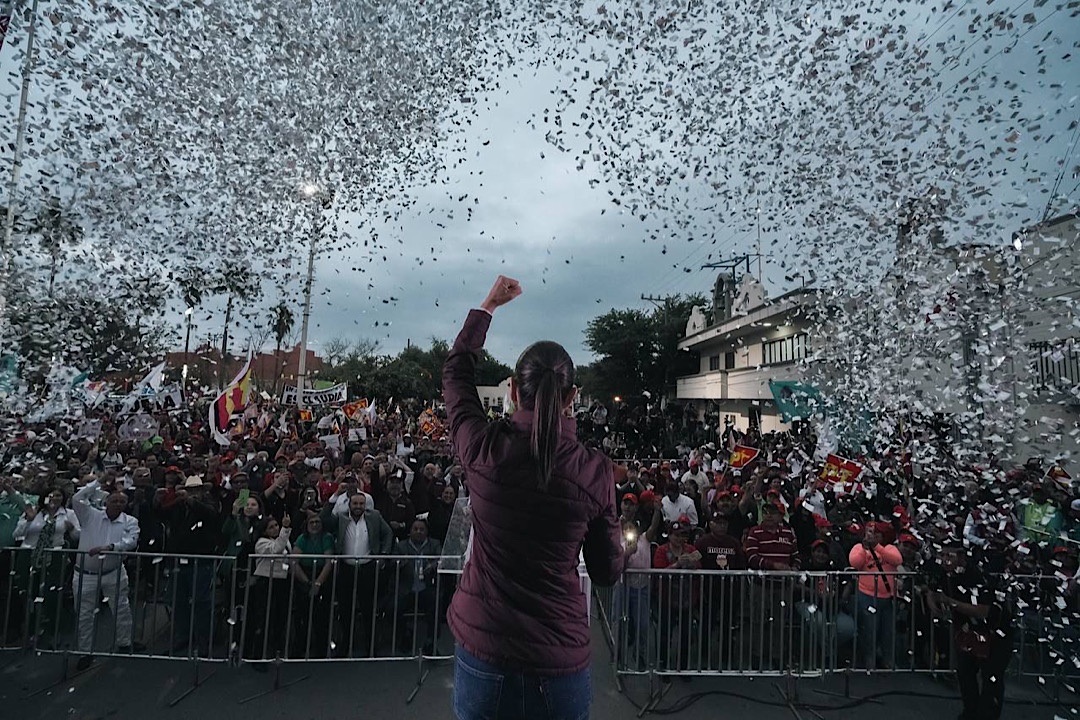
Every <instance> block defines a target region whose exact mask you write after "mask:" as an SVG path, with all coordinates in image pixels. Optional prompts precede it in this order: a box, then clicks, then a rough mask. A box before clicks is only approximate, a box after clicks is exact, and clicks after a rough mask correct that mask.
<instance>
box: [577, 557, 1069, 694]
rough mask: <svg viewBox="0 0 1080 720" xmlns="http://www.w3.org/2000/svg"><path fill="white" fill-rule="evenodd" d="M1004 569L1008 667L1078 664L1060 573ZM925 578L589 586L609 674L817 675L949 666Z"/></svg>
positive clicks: (700, 579) (745, 576)
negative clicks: (606, 651) (607, 652)
mask: <svg viewBox="0 0 1080 720" xmlns="http://www.w3.org/2000/svg"><path fill="white" fill-rule="evenodd" d="M860 580H861V581H862V582H861V585H862V587H861V588H860ZM1005 580H1006V581H1007V582H1006V584H1007V586H1008V589H1007V595H1008V596H1009V597H1010V600H1009V601H1008V602H1007V603H1006V606H1007V608H1008V609H1007V612H1010V613H1012V618H1013V620H1012V633H1011V638H1009V641H1010V642H1011V643H1012V645H1013V648H1012V649H1013V660H1012V663H1011V666H1010V671H1011V672H1012V673H1014V674H1016V675H1027V676H1038V677H1041V678H1055V679H1058V680H1067V679H1075V678H1076V677H1077V676H1080V655H1078V653H1077V649H1078V647H1080V630H1078V629H1076V628H1077V626H1078V624H1080V623H1078V622H1077V618H1078V617H1080V616H1078V615H1077V614H1076V612H1075V610H1076V599H1075V597H1068V593H1070V592H1071V586H1070V584H1069V583H1068V579H1067V578H1064V577H1063V576H1060V575H1058V576H1055V577H1052V578H1048V577H1046V576H1015V575H1010V576H1008V577H1007V578H1005ZM926 590H927V584H926V580H925V578H924V577H923V576H921V575H920V574H918V573H911V572H898V573H873V572H856V571H829V572H814V571H752V570H711V571H709V570H694V569H663V570H656V569H653V570H646V569H628V570H627V571H626V572H625V573H624V575H623V576H622V578H621V579H620V580H619V582H618V583H617V584H616V585H615V586H614V587H613V588H612V589H611V590H610V592H600V591H599V590H598V591H597V592H596V593H595V594H594V595H595V598H596V600H597V604H598V605H599V606H600V607H599V610H598V612H597V613H596V615H597V616H598V617H600V618H601V619H602V620H603V621H604V622H605V623H607V626H606V627H605V635H606V636H608V637H610V638H611V641H610V647H611V649H612V663H613V666H614V670H615V673H616V676H617V677H621V676H631V675H649V676H673V675H691V676H725V675H739V676H747V675H765V676H769V675H790V676H796V677H822V676H825V675H827V674H830V673H841V672H848V671H858V672H860V673H895V672H905V673H941V672H949V671H952V670H953V669H954V668H955V661H956V653H957V651H956V647H955V641H954V633H953V627H952V617H951V613H950V612H948V611H947V610H946V611H945V612H940V613H935V612H932V608H931V607H930V606H929V604H928V602H929V601H928V598H927V596H926V592H925V591H926ZM987 592H988V593H989V592H990V591H987ZM984 597H985V595H984ZM1013 598H1014V599H1013ZM620 682H621V680H620Z"/></svg>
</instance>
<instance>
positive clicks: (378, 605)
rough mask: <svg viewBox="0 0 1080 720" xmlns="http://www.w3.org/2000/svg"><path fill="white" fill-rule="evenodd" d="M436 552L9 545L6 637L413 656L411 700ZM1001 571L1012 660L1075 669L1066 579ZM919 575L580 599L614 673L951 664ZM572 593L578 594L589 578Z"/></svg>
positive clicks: (710, 576) (330, 657) (433, 610)
mask: <svg viewBox="0 0 1080 720" xmlns="http://www.w3.org/2000/svg"><path fill="white" fill-rule="evenodd" d="M443 559H445V558H443ZM439 561H440V556H432V555H375V556H363V557H347V556H338V555H329V554H327V555H321V554H319V555H316V554H272V555H259V554H253V555H247V556H243V557H239V558H238V557H230V556H211V555H173V554H166V553H146V552H129V553H117V552H101V553H96V554H93V555H91V554H90V553H88V552H80V551H75V550H66V549H53V550H41V551H38V550H36V549H34V548H10V549H4V550H0V568H3V569H6V572H4V573H3V574H0V621H2V623H3V625H2V626H0V627H2V631H3V634H2V637H0V640H2V643H0V646H2V647H3V648H7V649H15V648H22V649H31V650H34V651H37V652H41V653H61V654H65V655H68V654H70V655H80V656H85V655H98V656H121V657H128V658H130V657H143V658H153V659H160V660H188V661H192V662H193V663H194V664H195V672H196V675H195V686H196V687H197V686H198V684H199V683H200V680H199V675H198V666H199V663H225V662H234V663H245V664H251V665H253V666H262V667H266V666H267V665H268V664H271V665H272V666H273V667H274V668H275V685H274V686H275V688H277V687H279V686H280V684H279V676H278V673H280V669H281V667H282V666H288V665H290V664H295V663H311V662H316V663H317V662H331V661H358V662H377V661H382V662H386V661H401V662H405V661H413V662H416V663H417V683H416V688H415V689H414V690H413V693H412V695H411V696H410V699H411V698H412V697H414V696H415V694H416V692H417V691H418V690H419V688H420V687H421V686H422V684H423V682H424V679H425V678H426V676H427V672H426V669H425V663H426V662H430V661H433V660H447V659H450V658H452V656H453V639H452V637H451V636H450V633H449V632H448V630H447V628H446V625H445V614H446V609H447V607H448V606H449V602H450V600H451V598H452V596H453V593H454V591H455V589H456V580H457V575H458V573H459V572H460V570H458V571H456V572H455V571H440V570H439V565H440V562H439ZM449 565H454V564H453V563H450V564H449ZM457 566H458V567H460V563H458V564H457ZM860 580H861V581H862V582H861V583H860ZM1005 580H1006V581H1007V582H1006V583H1005V584H1006V585H1007V586H1008V595H1009V596H1010V597H1011V598H1012V600H1010V602H1009V603H1008V605H1009V612H1011V613H1013V616H1014V623H1013V626H1014V628H1013V629H1014V632H1013V637H1012V639H1011V642H1012V643H1013V645H1014V648H1013V649H1014V654H1013V661H1012V665H1011V671H1013V672H1015V673H1017V674H1020V675H1031V676H1038V677H1041V678H1055V679H1057V680H1071V679H1075V678H1077V676H1080V660H1078V659H1077V657H1078V653H1077V652H1076V651H1077V648H1078V646H1080V631H1078V630H1077V629H1076V628H1078V627H1080V622H1077V619H1078V617H1080V616H1078V614H1077V599H1076V593H1075V588H1074V586H1073V583H1072V582H1071V578H1070V577H1068V576H1066V575H1063V574H1061V573H1058V574H1056V575H1022V576H1016V575H1010V576H1008V577H1007V578H1005ZM860 584H861V585H862V588H861V589H860ZM925 586H926V581H925V579H924V578H923V577H922V576H921V575H919V574H918V573H910V572H902V573H888V574H886V573H866V572H854V571H840V572H815V571H767V572H763V571H748V570H715V571H705V570H690V569H670V568H669V569H664V570H651V569H650V570H646V569H628V570H627V571H626V572H625V573H624V575H623V576H622V578H621V579H620V581H619V582H618V583H617V584H616V585H615V586H614V587H612V588H600V587H596V588H592V590H591V594H592V596H593V598H594V599H595V600H596V602H595V604H594V606H593V610H594V611H593V617H594V618H596V619H598V620H599V621H600V622H601V629H602V630H603V633H604V637H605V640H606V641H607V643H608V646H609V648H610V650H611V656H612V663H613V666H614V670H615V673H616V676H617V677H618V678H620V682H621V678H622V677H623V676H631V675H649V676H672V675H699V676H724V675H741V676H746V675H791V676H798V677H820V676H824V675H827V674H830V673H836V672H845V671H849V670H856V671H859V672H863V673H882V672H914V673H934V672H943V671H949V670H951V669H953V667H954V664H955V660H956V655H957V653H956V648H955V643H954V638H953V628H952V620H951V617H950V615H949V613H944V614H935V613H932V612H931V610H930V608H929V607H928V605H927V600H926V597H925V594H924V592H923V589H924V588H925ZM583 590H584V591H585V592H586V593H587V594H588V593H590V589H589V585H588V583H584V584H583ZM65 671H66V670H65ZM188 692H190V690H189V691H188ZM181 697H183V696H181Z"/></svg>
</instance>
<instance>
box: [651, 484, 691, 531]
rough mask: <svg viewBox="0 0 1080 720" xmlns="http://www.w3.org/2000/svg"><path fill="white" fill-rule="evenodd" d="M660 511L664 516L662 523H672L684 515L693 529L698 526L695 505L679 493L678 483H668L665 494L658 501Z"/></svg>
mask: <svg viewBox="0 0 1080 720" xmlns="http://www.w3.org/2000/svg"><path fill="white" fill-rule="evenodd" d="M660 511H661V512H662V513H663V515H664V522H668V523H673V522H675V521H676V520H678V519H679V516H680V515H686V516H687V517H689V518H690V522H691V523H693V524H694V526H695V527H696V526H697V524H698V514H697V505H695V504H694V501H693V500H691V499H690V498H688V497H687V496H685V495H683V494H682V493H681V492H680V491H679V483H677V482H675V481H671V482H669V483H668V486H667V494H665V495H664V499H663V500H661V501H660Z"/></svg>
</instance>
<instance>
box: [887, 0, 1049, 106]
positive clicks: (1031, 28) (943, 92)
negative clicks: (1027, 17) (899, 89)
mask: <svg viewBox="0 0 1080 720" xmlns="http://www.w3.org/2000/svg"><path fill="white" fill-rule="evenodd" d="M1028 2H1030V0H1024V2H1022V3H1020V4H1019V5H1017V6H1016V7H1014V8H1012V9H1011V10H1009V11H1007V12H1005V13H1004V15H1005V16H1006V17H1007V16H1009V15H1012V14H1013V13H1014V12H1016V11H1017V10H1019V9H1020V8H1021V7H1023V6H1024V5H1026V4H1027V3H1028ZM1060 9H1061V8H1060V7H1058V8H1057V9H1056V10H1054V11H1053V12H1052V13H1050V14H1049V15H1047V16H1046V17H1045V18H1043V19H1042V20H1040V21H1039V22H1038V23H1036V24H1035V25H1033V26H1032V27H1030V28H1028V29H1027V30H1026V31H1025V32H1024V33H1023V34H1021V35H1018V36H1015V37H1013V40H1012V43H1011V45H1009V46H1007V47H1015V46H1016V43H1017V42H1019V41H1020V39H1021V38H1022V37H1024V35H1027V34H1028V33H1029V32H1031V31H1032V30H1034V29H1035V28H1036V27H1038V26H1039V25H1041V24H1042V23H1043V22H1045V21H1046V20H1047V18H1050V17H1052V16H1054V15H1055V14H1056V13H1057V12H1058V11H1059V10H1060ZM1016 32H1017V33H1019V30H1017V31H1016ZM982 37H983V34H982V33H980V34H979V36H978V37H977V38H975V40H973V41H972V42H971V43H969V44H968V45H967V46H965V47H964V49H963V50H961V51H960V53H959V54H958V55H957V56H956V58H955V63H956V64H955V65H952V66H950V67H949V68H948V69H949V70H955V69H957V68H959V67H960V64H959V61H960V58H962V57H963V56H964V54H965V53H966V52H967V51H968V50H970V49H971V48H972V47H973V46H974V45H975V43H976V42H978V41H979V40H980V39H981V38H982ZM1004 51H1005V48H1002V49H1001V50H999V51H998V52H996V53H995V54H994V55H992V56H991V57H990V58H988V59H987V60H986V62H984V63H983V64H982V65H980V66H979V67H977V68H975V70H974V71H973V72H971V73H967V74H966V75H964V77H962V78H960V79H959V80H958V81H957V82H956V83H955V84H954V85H953V86H952V87H951V88H949V89H948V90H944V91H942V92H939V93H938V94H937V95H935V96H934V97H933V98H931V99H930V100H928V101H927V102H926V103H925V104H924V105H923V109H924V110H925V109H926V108H928V107H930V106H931V105H932V104H934V103H935V102H937V101H938V99H940V98H941V97H942V96H943V95H946V94H948V93H950V92H952V91H953V90H955V89H956V88H957V86H959V85H960V83H962V82H963V81H964V80H965V79H967V78H970V77H973V76H974V75H975V74H977V73H978V72H979V70H981V69H982V68H984V67H986V66H987V65H988V64H990V62H991V61H992V60H993V59H994V58H996V57H997V56H998V55H1000V54H1001V53H1003V52H1004ZM945 70H946V68H945V67H942V68H941V69H939V70H938V71H937V72H935V73H934V75H933V77H931V78H930V80H931V82H932V81H934V80H937V79H938V78H939V77H940V76H941V74H942V73H943V72H944V71H945ZM910 97H912V96H910V95H909V98H910ZM907 105H908V101H907V100H904V101H902V102H900V103H897V104H896V106H894V107H893V109H892V110H890V111H889V112H888V113H886V114H885V117H884V118H882V120H883V121H884V120H889V119H890V118H891V117H892V116H893V114H894V113H895V112H897V111H898V110H900V109H901V108H902V107H905V106H907Z"/></svg>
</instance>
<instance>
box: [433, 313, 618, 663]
mask: <svg viewBox="0 0 1080 720" xmlns="http://www.w3.org/2000/svg"><path fill="white" fill-rule="evenodd" d="M490 323H491V316H490V315H488V314H487V313H486V312H484V311H483V310H472V311H470V313H469V317H468V319H466V321H465V326H464V327H463V328H462V329H461V332H460V333H459V334H458V336H457V339H456V340H455V341H454V347H453V349H452V350H451V351H450V354H449V356H448V357H447V358H446V364H445V365H444V367H443V397H444V398H445V400H446V409H447V413H448V415H449V421H450V433H451V438H452V440H453V442H454V449H455V452H456V453H457V455H458V457H459V458H460V459H461V463H462V465H463V466H464V467H465V470H466V477H467V478H468V489H469V497H470V502H471V505H472V517H473V545H472V554H471V556H470V559H469V562H468V564H467V565H466V566H465V571H464V573H463V575H462V578H461V583H460V585H459V586H458V589H457V592H456V593H455V594H454V599H453V602H452V603H451V604H450V610H449V613H448V621H449V623H450V629H451V631H453V633H454V637H455V638H456V639H457V641H458V643H460V644H461V646H462V647H464V648H465V650H467V651H468V652H470V653H472V654H473V655H475V656H476V657H478V658H480V659H481V660H484V661H486V662H489V663H493V664H495V665H499V666H501V667H504V668H507V669H510V670H520V671H526V672H529V673H533V674H537V675H563V674H569V673H574V672H577V671H579V670H581V669H583V668H585V667H587V666H588V665H589V658H590V649H589V641H590V636H589V626H588V618H587V604H586V598H585V596H584V594H583V593H582V592H581V584H580V580H579V578H578V574H577V567H578V552H579V551H580V550H581V549H582V547H583V546H584V553H585V566H586V568H587V569H588V571H589V577H591V578H592V581H593V582H594V583H596V584H598V585H612V584H614V582H615V581H616V580H617V579H618V578H619V575H620V574H621V573H622V567H623V550H622V543H621V542H620V540H621V532H622V530H621V527H620V525H619V521H618V515H617V513H616V511H615V483H614V478H613V475H612V463H611V460H610V459H608V458H607V457H606V456H605V455H604V454H603V453H600V452H598V451H593V450H587V449H586V448H585V447H584V446H582V445H581V444H580V443H578V441H577V429H576V423H575V422H574V421H573V420H571V419H568V418H564V419H563V420H562V438H561V440H560V441H559V446H558V453H557V459H556V463H555V472H554V474H553V476H552V479H551V482H550V483H549V485H548V488H547V490H546V491H545V492H541V491H540V490H538V489H537V487H536V485H537V481H536V465H535V463H534V462H533V460H532V458H531V456H530V454H529V437H530V428H531V426H532V413H531V412H529V411H524V410H518V411H517V412H516V413H514V416H513V418H512V419H511V420H510V421H509V422H506V421H501V422H495V423H490V424H489V423H488V421H487V417H486V415H485V413H484V408H483V405H481V403H480V396H479V395H478V394H477V392H476V381H475V374H476V373H475V371H476V361H477V354H478V352H479V351H480V349H481V348H483V346H484V339H485V336H486V335H487V329H488V325H489V324H490Z"/></svg>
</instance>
